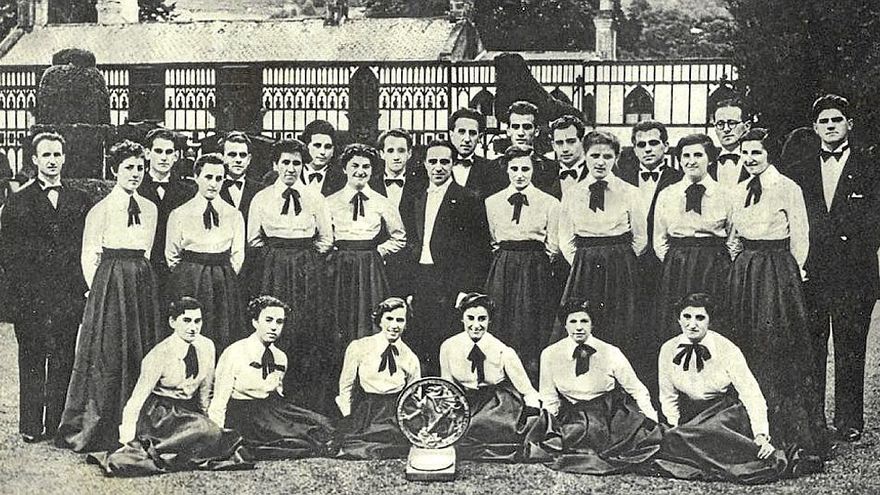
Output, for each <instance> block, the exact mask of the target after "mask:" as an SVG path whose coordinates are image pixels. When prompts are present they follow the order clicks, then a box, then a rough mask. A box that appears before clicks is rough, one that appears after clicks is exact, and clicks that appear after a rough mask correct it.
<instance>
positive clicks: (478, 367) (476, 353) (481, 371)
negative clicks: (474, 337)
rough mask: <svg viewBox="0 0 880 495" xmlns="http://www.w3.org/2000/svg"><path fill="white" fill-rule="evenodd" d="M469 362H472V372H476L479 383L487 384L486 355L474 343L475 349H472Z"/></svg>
mask: <svg viewBox="0 0 880 495" xmlns="http://www.w3.org/2000/svg"><path fill="white" fill-rule="evenodd" d="M467 358H468V361H470V362H471V371H475V372H476V373H477V383H485V382H486V368H485V366H484V363H485V362H486V355H485V354H484V353H483V351H482V350H480V347H479V346H478V345H477V343H476V342H474V347H473V348H472V349H471V352H470V354H468V357H467Z"/></svg>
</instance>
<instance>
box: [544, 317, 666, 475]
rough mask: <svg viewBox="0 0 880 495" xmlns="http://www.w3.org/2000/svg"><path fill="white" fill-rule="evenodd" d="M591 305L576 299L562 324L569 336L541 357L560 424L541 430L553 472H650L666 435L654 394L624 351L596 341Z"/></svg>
mask: <svg viewBox="0 0 880 495" xmlns="http://www.w3.org/2000/svg"><path fill="white" fill-rule="evenodd" d="M593 314H594V310H593V309H592V307H591V305H590V303H588V302H585V301H580V300H571V301H568V302H566V303H565V304H563V305H562V307H561V308H560V310H559V318H560V319H561V320H562V322H563V323H564V324H565V331H566V333H568V337H566V338H563V339H562V340H560V341H559V342H557V343H555V344H553V345H551V346H550V347H547V348H546V349H544V352H542V353H541V382H540V386H539V389H540V392H541V400H542V401H543V406H544V409H545V410H546V411H547V412H548V413H549V414H550V415H552V416H553V417H555V419H556V421H546V419H547V418H542V419H544V420H545V421H546V425H542V424H540V423H541V422H538V424H537V425H536V427H535V429H534V430H535V431H541V430H544V431H546V432H547V433H546V434H545V435H544V439H543V440H542V441H541V442H538V443H540V444H541V445H542V446H543V448H544V450H545V451H547V450H550V451H552V452H553V453H555V454H556V461H555V462H554V463H552V464H551V465H550V467H552V468H553V469H556V470H560V471H568V472H573V473H583V474H613V473H621V472H629V471H638V470H640V469H642V468H643V467H646V463H648V461H650V460H651V459H652V458H653V457H654V455H655V454H656V453H657V452H658V451H659V450H660V440H661V437H662V432H661V429H660V426H659V425H658V424H657V412H656V411H655V410H654V407H653V406H652V405H651V396H650V395H649V393H648V389H647V388H645V385H643V384H642V382H640V381H639V379H638V377H637V376H636V374H635V372H634V371H633V368H632V366H631V365H630V364H629V360H628V359H627V358H626V356H624V355H623V353H622V352H621V351H620V349H618V348H617V347H615V346H613V345H611V344H607V343H605V342H603V341H602V340H599V339H597V338H596V337H594V336H593V322H594V321H595V320H594V319H593ZM533 443H535V442H533Z"/></svg>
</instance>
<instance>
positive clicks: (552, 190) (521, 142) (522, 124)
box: [490, 101, 560, 198]
mask: <svg viewBox="0 0 880 495" xmlns="http://www.w3.org/2000/svg"><path fill="white" fill-rule="evenodd" d="M538 115H539V112H538V107H536V106H535V105H533V104H531V103H530V102H528V101H515V102H513V103H511V104H510V109H509V110H508V124H507V137H508V138H510V144H511V145H517V146H528V147H529V148H533V149H534V145H535V138H536V137H537V136H538ZM532 163H533V164H534V167H535V169H534V172H533V173H532V184H534V185H535V186H536V187H538V188H539V189H541V190H542V191H544V192H546V193H548V194H553V195H555V196H556V197H557V198H558V197H559V196H560V194H557V193H559V192H560V191H559V188H558V187H556V186H558V175H559V164H558V163H557V162H556V161H555V160H551V159H549V158H547V157H545V156H543V155H541V154H539V153H537V152H535V153H534V154H533V155H532ZM492 174H493V178H492V185H493V190H492V191H490V193H491V194H494V193H496V192H498V191H500V190H502V189H504V188H505V187H507V186H508V185H509V183H510V180H509V178H508V176H507V165H506V164H505V162H504V157H499V158H498V159H496V160H495V161H494V162H492ZM491 194H490V195H491Z"/></svg>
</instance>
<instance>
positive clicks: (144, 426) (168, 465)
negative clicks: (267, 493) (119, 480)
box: [87, 395, 254, 477]
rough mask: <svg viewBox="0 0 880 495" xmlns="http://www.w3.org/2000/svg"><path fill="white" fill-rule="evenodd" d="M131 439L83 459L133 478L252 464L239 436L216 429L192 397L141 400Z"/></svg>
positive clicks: (106, 472)
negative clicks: (110, 449) (116, 447)
mask: <svg viewBox="0 0 880 495" xmlns="http://www.w3.org/2000/svg"><path fill="white" fill-rule="evenodd" d="M136 431H137V435H136V437H135V439H134V440H132V441H131V442H129V443H127V444H126V445H124V446H122V447H121V448H119V449H118V450H116V451H115V452H108V453H106V454H94V455H90V456H88V458H87V461H88V462H90V463H94V464H98V465H99V466H101V468H103V470H104V474H105V475H107V476H120V477H134V476H149V475H153V474H162V473H170V472H174V471H192V470H204V471H220V470H230V469H253V467H254V464H253V462H251V461H249V460H247V459H248V458H249V457H250V455H249V454H248V452H246V451H245V450H244V448H243V447H242V439H241V435H239V434H238V433H236V432H234V431H232V430H224V429H223V428H220V427H219V426H217V425H216V424H214V422H213V421H211V420H210V419H208V417H207V416H205V415H204V413H202V412H201V411H200V410H199V407H198V404H197V403H196V401H195V400H192V399H190V400H179V399H170V398H168V397H161V396H158V395H151V396H150V397H149V398H148V399H147V401H146V402H145V403H144V407H143V408H142V409H141V413H140V416H139V417H138V422H137V430H136Z"/></svg>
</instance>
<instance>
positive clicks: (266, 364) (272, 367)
mask: <svg viewBox="0 0 880 495" xmlns="http://www.w3.org/2000/svg"><path fill="white" fill-rule="evenodd" d="M251 368H257V369H262V370H263V380H265V379H266V378H268V377H269V375H270V374H271V373H272V372H273V371H284V370H285V368H284V365H283V364H275V356H274V355H272V350H271V349H269V346H266V350H265V351H263V357H262V358H261V359H260V362H259V363H257V362H252V363H251Z"/></svg>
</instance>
